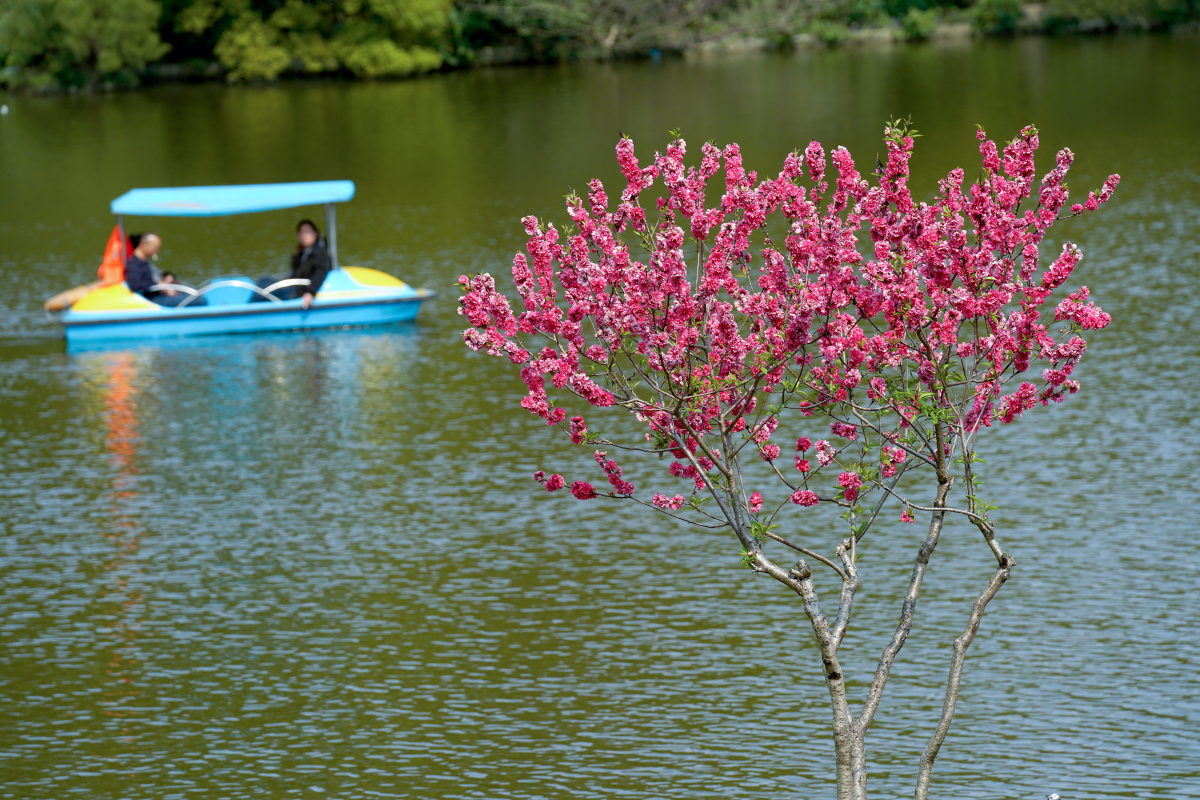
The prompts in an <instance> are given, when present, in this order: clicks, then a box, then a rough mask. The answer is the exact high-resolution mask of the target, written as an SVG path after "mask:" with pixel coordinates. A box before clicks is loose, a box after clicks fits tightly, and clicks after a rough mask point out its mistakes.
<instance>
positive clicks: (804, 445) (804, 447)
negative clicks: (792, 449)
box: [796, 436, 812, 453]
mask: <svg viewBox="0 0 1200 800" xmlns="http://www.w3.org/2000/svg"><path fill="white" fill-rule="evenodd" d="M810 447H812V440H811V439H809V438H808V437H807V436H801V437H800V438H799V439H797V440H796V450H797V451H798V452H801V453H804V452H807V451H808V448H810Z"/></svg>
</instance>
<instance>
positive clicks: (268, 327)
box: [63, 296, 427, 342]
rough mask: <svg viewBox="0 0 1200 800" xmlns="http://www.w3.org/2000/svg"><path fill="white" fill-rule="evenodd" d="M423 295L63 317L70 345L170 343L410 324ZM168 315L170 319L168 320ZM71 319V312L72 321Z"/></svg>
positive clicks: (422, 300)
mask: <svg viewBox="0 0 1200 800" xmlns="http://www.w3.org/2000/svg"><path fill="white" fill-rule="evenodd" d="M426 299H427V298H425V297H420V296H417V297H409V298H395V299H388V300H373V301H359V302H354V303H318V304H315V305H313V306H312V307H311V308H309V309H307V310H305V309H304V308H302V307H301V305H300V301H299V300H293V301H289V302H286V303H253V304H245V305H241V306H230V307H219V306H218V307H216V308H204V309H200V308H198V309H195V310H190V313H188V312H178V311H171V312H166V313H165V314H155V315H153V316H147V315H144V314H143V315H138V316H137V317H136V318H131V317H132V316H133V315H116V314H114V315H113V317H110V318H107V319H94V318H93V319H77V320H72V319H64V320H63V326H64V328H65V329H66V334H67V341H68V342H95V341H111V340H118V339H166V338H178V337H182V336H211V335H215V334H223V333H261V332H264V331H288V330H306V329H310V328H337V327H344V326H360V325H386V324H389V323H395V322H409V321H411V320H413V319H414V318H415V317H416V316H417V311H418V310H419V309H420V307H421V303H422V302H424V301H425V300H426ZM168 315H169V316H168ZM69 316H70V315H69V314H68V317H69Z"/></svg>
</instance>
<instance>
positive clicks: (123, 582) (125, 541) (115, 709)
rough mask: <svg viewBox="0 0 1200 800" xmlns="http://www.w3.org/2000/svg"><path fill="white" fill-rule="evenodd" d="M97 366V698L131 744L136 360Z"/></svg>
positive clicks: (136, 609)
mask: <svg viewBox="0 0 1200 800" xmlns="http://www.w3.org/2000/svg"><path fill="white" fill-rule="evenodd" d="M103 368H104V371H105V373H106V375H105V381H104V406H105V436H104V445H105V447H106V448H107V449H108V452H109V453H110V454H111V464H112V468H113V472H114V474H113V478H112V490H111V491H110V492H109V493H108V497H107V505H108V508H109V512H110V514H111V518H110V524H109V525H108V526H106V528H107V529H106V530H105V533H104V535H105V537H106V538H107V539H108V540H109V544H110V547H111V548H112V551H111V553H110V554H109V557H108V558H107V559H106V560H105V562H104V564H103V572H104V582H103V584H102V586H101V587H100V590H99V593H98V597H97V600H98V602H99V603H100V605H101V606H102V608H104V609H105V611H101V612H100V613H101V614H103V615H105V616H107V617H108V618H109V619H110V620H111V622H110V623H109V624H108V625H107V626H105V627H106V629H107V631H108V637H109V639H110V648H111V651H110V656H109V659H108V665H107V668H106V670H105V671H106V673H107V675H108V681H109V685H108V688H107V690H106V691H105V693H104V699H103V700H102V701H101V702H102V706H103V707H104V713H105V715H107V716H108V717H110V718H112V719H113V720H118V721H121V722H120V734H119V735H120V737H121V739H122V741H124V742H125V743H126V744H129V745H133V744H134V741H135V737H134V736H133V735H132V732H131V730H130V728H129V727H128V725H126V724H125V723H124V720H126V719H127V718H129V717H132V716H135V715H136V714H137V710H136V707H135V705H134V704H135V702H136V700H137V698H138V695H139V694H140V693H141V692H140V690H139V688H138V686H137V680H138V678H139V672H140V660H141V659H140V651H139V648H138V633H139V631H140V628H141V622H142V615H143V612H144V606H145V598H144V596H143V594H142V583H143V581H142V580H141V577H142V565H141V563H140V559H139V555H140V552H141V544H142V537H143V536H144V535H145V528H144V527H143V525H142V521H141V518H140V514H139V513H138V510H137V506H138V493H137V478H138V466H137V453H138V442H139V440H140V434H139V432H138V419H137V389H136V385H137V381H138V364H137V358H136V357H135V355H134V354H132V353H120V354H116V355H112V356H109V357H107V358H105V359H104V362H103Z"/></svg>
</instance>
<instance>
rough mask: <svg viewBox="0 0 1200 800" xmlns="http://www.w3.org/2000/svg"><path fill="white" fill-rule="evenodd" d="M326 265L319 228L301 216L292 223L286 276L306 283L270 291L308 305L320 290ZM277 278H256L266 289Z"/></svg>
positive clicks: (328, 265) (260, 286)
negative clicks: (292, 242) (292, 245)
mask: <svg viewBox="0 0 1200 800" xmlns="http://www.w3.org/2000/svg"><path fill="white" fill-rule="evenodd" d="M329 268H330V261H329V249H328V248H327V247H326V246H325V237H323V236H321V231H320V230H319V229H318V228H317V226H316V224H315V223H314V222H313V221H312V220H309V219H302V220H300V223H299V224H298V225H296V252H294V253H292V274H291V275H290V276H289V277H291V278H299V279H301V280H307V281H308V285H307V286H295V287H292V288H290V289H282V290H280V291H278V292H273V294H275V296H276V297H280V298H281V299H283V300H295V299H296V298H300V300H301V305H302V306H304V308H308V307H309V306H311V305H312V301H313V297H315V296H316V294H317V292H319V291H320V290H321V284H322V283H324V282H325V276H326V275H328V274H329ZM278 280H279V279H278V278H275V277H272V276H268V277H265V278H260V279H259V281H258V287H259V288H260V289H266V288H267V287H269V286H270V285H271V284H273V283H277V282H278ZM289 292H290V294H289ZM266 299H267V298H265V297H261V296H258V295H256V296H255V297H254V301H262V300H266Z"/></svg>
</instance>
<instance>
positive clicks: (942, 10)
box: [0, 0, 1200, 90]
mask: <svg viewBox="0 0 1200 800" xmlns="http://www.w3.org/2000/svg"><path fill="white" fill-rule="evenodd" d="M1198 4H1200V0H1046V1H1045V2H1044V3H1040V4H1036V5H1022V4H1021V3H1020V2H1019V0H0V68H2V71H0V82H2V83H3V84H5V85H7V86H9V87H26V88H31V89H35V90H37V89H52V88H56V87H87V86H97V85H103V86H122V85H136V84H137V83H138V82H139V80H140V79H141V77H143V76H144V75H145V74H146V70H147V68H151V69H157V70H158V73H157V74H160V75H162V74H168V73H169V70H168V69H167V68H166V67H164V66H163V65H168V66H171V65H173V66H175V67H178V68H179V69H176V71H175V73H174V74H180V75H195V74H204V72H203V70H204V68H205V67H211V65H214V64H219V65H220V67H219V69H218V73H223V74H224V75H225V77H226V78H227V79H228V80H230V81H233V82H238V81H256V80H271V79H274V78H277V77H278V76H280V75H283V74H343V75H351V76H356V77H360V78H383V77H394V76H403V75H411V74H416V73H422V72H429V71H431V70H436V69H440V68H442V67H444V66H451V67H453V66H463V65H468V64H470V63H471V62H472V61H474V60H475V59H476V57H477V56H478V54H480V53H481V52H485V50H486V49H487V48H492V49H495V48H498V47H499V48H508V50H509V51H510V52H517V53H521V54H523V55H522V57H524V58H528V59H534V60H537V59H562V58H572V57H589V58H597V57H598V58H606V57H624V56H637V55H645V54H648V53H652V52H653V51H655V50H658V51H668V52H672V51H682V50H685V49H687V48H689V47H693V46H696V45H697V44H701V43H703V42H706V41H712V40H718V39H721V38H726V39H728V38H730V37H744V38H754V39H758V40H760V41H766V42H768V43H771V44H773V45H775V46H779V47H787V46H790V44H791V43H792V42H793V41H794V37H795V36H797V35H799V34H805V33H808V34H811V35H814V36H816V37H817V38H818V39H820V40H822V41H825V42H827V43H830V44H833V43H836V42H837V41H839V40H840V38H841V37H842V36H843V35H844V34H845V32H847V31H849V30H852V29H854V28H863V27H886V26H891V27H893V28H896V29H898V30H901V31H902V32H903V36H904V37H905V38H908V39H920V38H924V37H927V36H929V35H930V34H931V33H932V32H933V30H934V29H935V28H936V26H937V25H938V24H939V23H940V22H942V21H946V20H949V21H958V22H964V21H969V22H971V23H972V24H974V26H975V27H976V29H977V30H979V31H981V32H983V33H991V34H1005V33H1012V32H1014V31H1017V30H1018V29H1019V28H1020V27H1021V24H1022V22H1023V21H1025V22H1026V25H1025V29H1028V28H1029V24H1028V20H1030V19H1032V20H1034V23H1033V24H1034V25H1035V26H1036V29H1038V30H1042V31H1045V32H1050V33H1056V32H1068V31H1073V30H1083V31H1099V30H1109V29H1115V28H1125V27H1132V28H1141V29H1153V28H1162V27H1167V26H1171V25H1174V24H1177V23H1181V22H1187V21H1190V20H1196V19H1197V18H1198V10H1200V9H1198ZM151 65H156V66H154V67H151ZM185 67H186V68H187V69H183V68H185ZM209 72H211V69H210V70H209Z"/></svg>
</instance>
